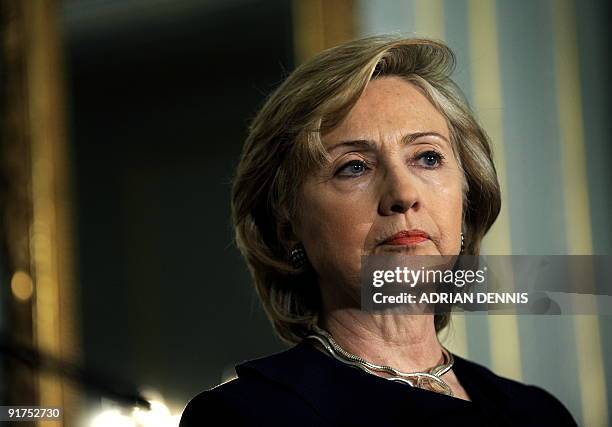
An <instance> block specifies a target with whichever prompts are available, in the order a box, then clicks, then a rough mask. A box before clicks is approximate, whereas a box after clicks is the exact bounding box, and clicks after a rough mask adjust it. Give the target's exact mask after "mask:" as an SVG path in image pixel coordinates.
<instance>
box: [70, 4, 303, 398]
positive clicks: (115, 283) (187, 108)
mask: <svg viewBox="0 0 612 427" xmlns="http://www.w3.org/2000/svg"><path fill="white" fill-rule="evenodd" d="M110 3H113V2H110ZM115 3H116V4H117V5H119V4H120V3H121V2H115ZM179 3H180V2H179ZM205 3H206V4H208V6H207V7H206V8H204V7H202V8H201V9H198V8H197V7H192V8H191V9H190V10H189V13H184V14H182V15H177V14H171V13H168V14H165V13H163V12H162V13H157V14H151V13H150V11H147V10H144V9H143V10H142V11H139V10H138V9H137V8H136V9H133V10H131V11H130V12H129V13H133V15H132V16H133V18H134V19H133V21H134V25H130V22H131V21H130V19H131V18H130V15H129V14H126V12H125V11H124V12H123V14H122V15H121V17H120V18H116V17H114V15H113V13H107V14H106V15H105V14H103V13H98V12H96V13H98V15H95V16H93V17H92V16H90V15H91V14H90V15H87V13H88V11H87V10H85V9H83V7H82V5H79V6H78V7H79V13H78V14H77V13H74V10H71V9H70V7H71V3H68V4H67V5H66V6H65V8H66V10H65V13H64V15H65V28H64V35H65V39H66V43H67V52H66V55H67V57H66V60H67V72H68V79H67V81H68V86H69V87H68V90H69V95H70V96H69V99H70V104H71V105H70V107H71V109H70V110H71V117H70V123H71V142H72V144H73V147H72V150H73V159H74V176H75V185H76V193H77V205H76V206H77V217H78V223H77V229H76V231H77V238H78V246H79V250H78V254H77V255H78V258H77V260H78V267H79V284H80V293H81V295H80V302H81V316H82V331H81V332H82V333H81V335H82V340H83V345H84V356H85V360H86V363H87V365H88V366H89V367H91V368H95V369H97V370H99V371H102V372H106V373H108V374H111V375H115V376H118V377H120V378H123V379H125V380H128V381H132V382H134V383H135V384H138V385H150V386H153V387H155V388H156V389H158V390H159V391H160V392H161V393H162V394H163V395H164V397H166V399H167V400H169V401H172V402H176V403H179V404H183V403H184V402H186V399H188V398H190V397H191V396H192V395H194V394H195V393H197V392H198V391H201V390H203V389H205V388H207V387H210V386H212V385H214V384H216V383H218V382H219V381H220V379H221V375H222V372H223V371H224V369H227V368H228V367H230V368H231V366H232V365H233V364H235V363H237V362H239V361H241V360H244V359H247V358H252V357H257V356H261V355H264V354H267V353H270V352H273V351H277V350H280V349H282V348H283V346H282V344H281V342H280V341H279V340H278V339H276V338H275V337H274V335H273V333H272V330H271V328H270V326H269V323H268V321H267V319H266V318H265V315H264V313H263V310H262V309H261V308H260V305H259V303H258V301H257V298H256V295H255V293H254V291H253V290H252V286H251V284H250V280H249V276H248V271H247V269H246V266H245V264H244V262H243V260H242V259H241V257H240V255H239V253H238V251H237V249H236V248H235V246H234V245H233V243H232V238H233V234H232V229H231V224H230V204H229V195H230V179H231V176H232V174H233V169H234V167H235V165H236V163H237V160H238V156H239V153H240V149H241V145H242V141H243V140H244V137H245V134H246V126H247V124H248V121H249V118H250V117H252V116H253V114H254V113H255V111H256V109H257V107H258V106H259V105H261V103H262V101H263V99H264V95H265V94H266V93H268V92H270V90H271V89H272V88H274V87H275V86H276V85H277V84H278V83H279V82H280V81H281V79H282V78H283V76H284V75H285V74H286V71H285V70H290V69H291V68H292V67H293V63H292V61H293V59H292V58H293V52H292V39H291V11H290V2H286V1H269V0H266V1H263V0H262V1H241V2H235V1H234V2H217V3H218V4H217V3H215V2H213V3H214V4H215V7H210V4H211V3H210V2H201V4H202V5H204V4H205ZM150 4H153V5H154V4H156V2H151V3H150ZM167 5H172V2H168V3H167ZM167 7H171V6H167ZM140 12H142V14H145V16H149V15H151V16H152V17H151V16H149V18H147V19H143V18H142V14H141V13H140ZM92 13H93V12H92ZM147 13H149V15H147ZM79 14H80V15H79ZM83 16H85V17H83ZM99 16H102V18H99ZM98 18H99V19H98ZM105 20H106V21H105ZM90 23H91V24H90ZM119 24H121V25H119Z"/></svg>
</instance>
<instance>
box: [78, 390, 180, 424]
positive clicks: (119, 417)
mask: <svg viewBox="0 0 612 427" xmlns="http://www.w3.org/2000/svg"><path fill="white" fill-rule="evenodd" d="M143 395H144V396H145V398H146V399H147V400H148V401H149V403H150V405H151V407H150V409H142V408H134V409H133V410H132V412H131V413H122V412H121V411H120V409H118V408H116V407H110V408H109V409H105V410H103V411H102V412H101V413H100V414H99V415H97V416H96V417H95V418H94V419H93V420H92V422H91V424H90V427H115V426H117V427H178V425H179V421H180V419H181V414H180V413H178V414H174V415H173V414H172V413H171V411H170V409H169V408H168V406H167V405H166V404H165V402H164V399H163V397H162V396H161V394H160V393H158V392H156V391H155V390H151V389H149V390H147V391H146V392H145V393H144V394H143Z"/></svg>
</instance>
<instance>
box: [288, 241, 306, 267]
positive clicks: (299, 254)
mask: <svg viewBox="0 0 612 427" xmlns="http://www.w3.org/2000/svg"><path fill="white" fill-rule="evenodd" d="M289 261H290V262H291V265H292V266H293V268H295V269H300V268H302V267H303V266H304V264H306V251H305V250H304V245H302V243H298V244H296V245H295V246H294V247H293V249H291V253H290V254H289Z"/></svg>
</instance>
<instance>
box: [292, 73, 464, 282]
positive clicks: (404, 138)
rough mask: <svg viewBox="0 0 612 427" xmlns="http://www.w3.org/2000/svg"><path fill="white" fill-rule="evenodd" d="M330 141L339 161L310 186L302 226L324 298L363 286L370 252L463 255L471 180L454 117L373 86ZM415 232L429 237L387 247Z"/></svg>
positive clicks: (402, 92) (387, 80)
mask: <svg viewBox="0 0 612 427" xmlns="http://www.w3.org/2000/svg"><path fill="white" fill-rule="evenodd" d="M322 140H323V144H324V145H325V147H326V148H327V150H328V152H329V154H330V158H331V162H330V163H329V164H327V165H326V166H325V167H324V168H323V169H321V170H318V171H313V174H312V175H311V176H309V177H308V178H307V179H306V181H305V183H304V186H303V187H302V193H301V194H300V203H301V204H300V206H301V209H300V213H299V214H298V215H299V216H298V218H297V223H296V228H295V229H296V233H297V237H298V238H299V239H300V241H301V242H302V243H303V244H304V247H305V249H306V253H307V256H308V258H309V260H310V262H311V264H312V265H313V267H314V269H315V271H316V272H317V274H318V277H319V281H320V284H321V287H322V292H323V293H324V294H325V293H326V292H325V290H326V289H325V288H327V290H330V288H329V286H330V285H331V284H334V286H333V287H337V286H336V285H337V284H338V283H342V284H349V285H353V284H355V282H356V283H357V286H358V277H359V269H360V266H361V256H362V255H368V254H375V253H376V254H378V253H385V252H397V251H401V252H405V253H406V254H414V255H454V254H458V253H459V251H460V246H461V237H460V233H461V217H462V196H463V194H462V178H463V177H462V173H461V171H460V168H459V164H458V163H457V161H456V159H455V157H454V155H453V150H452V148H451V144H450V137H449V131H448V127H447V124H446V120H445V119H444V117H443V116H442V115H441V114H440V113H439V112H438V111H437V110H436V109H435V107H434V106H433V105H432V104H431V103H430V102H429V101H428V100H427V98H426V97H425V96H424V95H423V94H422V93H421V92H420V91H419V90H418V89H417V88H416V87H415V86H413V85H412V84H411V83H408V82H407V81H405V80H403V79H401V78H400V77H395V76H393V77H383V78H379V79H376V80H373V81H371V82H370V83H369V85H368V86H367V88H366V90H365V92H364V94H363V95H362V96H361V98H360V99H359V100H358V102H357V103H356V104H355V106H354V107H353V109H352V110H351V111H350V113H349V114H348V116H347V117H346V118H345V119H344V121H342V122H341V123H340V124H339V125H338V126H337V127H336V128H334V129H333V130H332V131H330V132H329V133H327V134H325V135H323V136H322ZM410 230H420V231H422V232H424V233H422V234H421V235H419V234H418V233H415V234H413V235H408V237H406V236H404V237H401V236H400V238H396V239H395V240H392V241H389V240H388V239H389V238H390V237H391V236H393V235H395V234H396V233H398V232H401V231H410ZM385 240H387V241H386V242H385ZM345 290H346V289H345Z"/></svg>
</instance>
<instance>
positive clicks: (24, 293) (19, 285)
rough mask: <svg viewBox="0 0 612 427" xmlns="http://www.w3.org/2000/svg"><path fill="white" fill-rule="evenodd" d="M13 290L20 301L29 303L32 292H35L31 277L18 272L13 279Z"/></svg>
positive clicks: (23, 272)
mask: <svg viewBox="0 0 612 427" xmlns="http://www.w3.org/2000/svg"><path fill="white" fill-rule="evenodd" d="M11 290H12V291H13V295H14V296H15V298H17V299H18V300H21V301H27V300H28V299H30V298H31V297H32V292H34V283H32V278H31V277H30V275H29V274H28V273H26V272H25V271H21V270H18V271H16V272H15V274H13V277H12V278H11Z"/></svg>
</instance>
